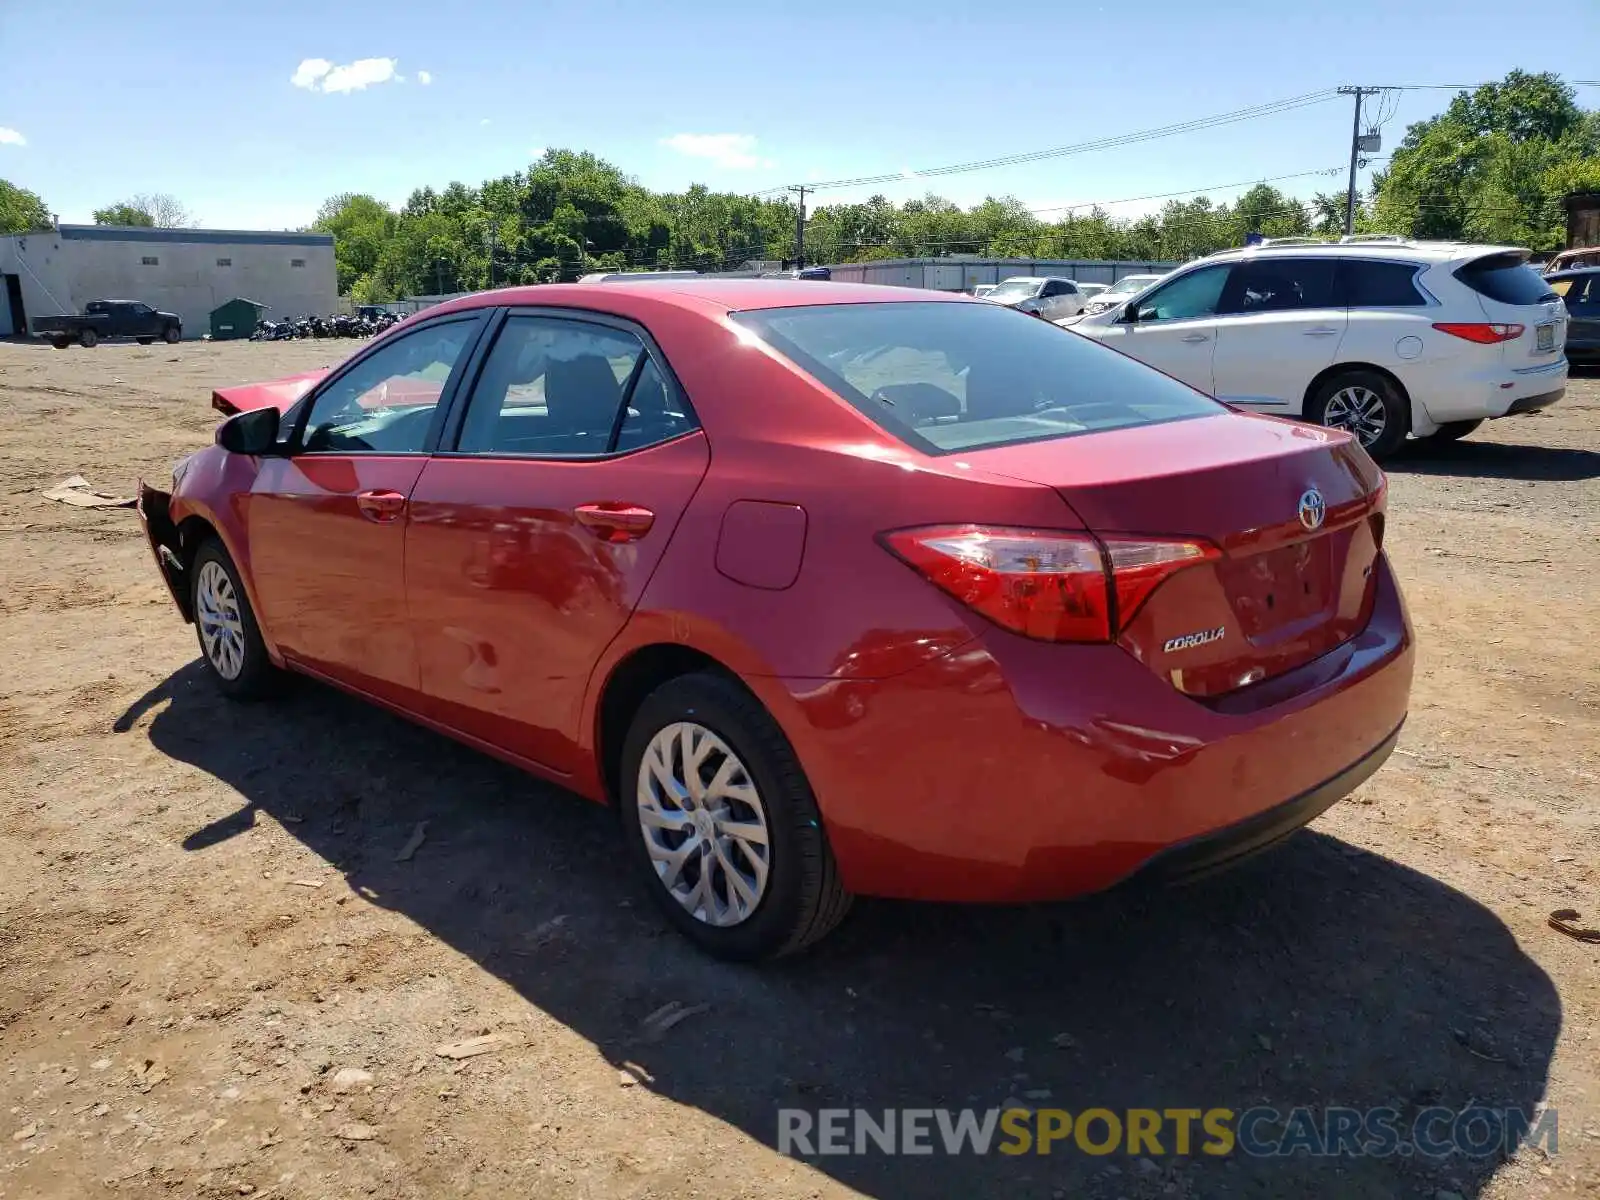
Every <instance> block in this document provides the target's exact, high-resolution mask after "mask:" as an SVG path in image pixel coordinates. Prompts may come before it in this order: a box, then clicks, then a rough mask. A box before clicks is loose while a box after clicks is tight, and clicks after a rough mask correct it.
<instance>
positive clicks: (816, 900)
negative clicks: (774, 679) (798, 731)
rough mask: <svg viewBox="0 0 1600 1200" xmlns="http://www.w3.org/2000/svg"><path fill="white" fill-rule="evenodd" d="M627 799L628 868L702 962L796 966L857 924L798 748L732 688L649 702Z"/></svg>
mask: <svg viewBox="0 0 1600 1200" xmlns="http://www.w3.org/2000/svg"><path fill="white" fill-rule="evenodd" d="M618 793H619V794H618V796H617V798H616V799H617V806H618V810H619V816H620V818H621V819H620V824H621V826H622V833H623V840H624V842H625V843H626V852H627V854H628V857H629V859H630V860H631V861H632V862H633V864H634V866H635V869H636V870H637V871H638V873H639V875H640V876H641V877H642V880H643V882H644V885H645V887H646V888H647V889H648V890H649V891H650V894H651V897H652V898H653V899H654V900H655V902H656V903H657V904H658V905H659V906H660V908H661V910H662V912H663V913H665V915H666V917H667V920H668V921H670V922H671V923H672V924H673V925H674V926H675V927H676V928H677V929H678V931H679V932H680V933H682V934H683V935H684V936H686V937H687V938H688V939H689V940H690V941H692V942H694V943H695V944H696V945H697V946H699V947H700V948H701V949H702V950H704V951H706V952H707V953H709V954H711V955H714V956H715V957H717V958H722V959H727V960H730V961H734V962H755V961H760V960H763V959H771V958H777V957H779V956H781V955H785V954H793V953H795V952H796V951H799V950H803V949H804V948H805V947H807V946H809V945H811V944H812V943H813V942H816V941H817V940H818V939H820V938H821V937H823V935H825V934H826V933H828V932H829V931H830V930H831V929H833V927H834V926H836V925H837V924H838V923H839V922H840V921H841V920H842V919H843V918H844V915H845V913H847V912H848V911H849V908H850V899H851V898H850V894H849V893H848V892H846V891H845V890H844V885H843V884H842V883H841V882H840V879H839V868H838V864H837V863H836V862H835V861H834V858H833V851H832V850H831V849H830V848H829V846H828V837H827V834H826V832H825V831H824V830H823V828H822V817H821V814H820V813H819V811H818V809H817V803H816V799H815V798H814V797H813V796H812V794H811V785H810V784H809V783H808V782H807V780H806V777H805V772H804V771H803V770H801V768H800V763H799V761H798V760H797V759H796V758H795V754H794V749H793V748H792V747H791V746H790V745H789V741H788V739H787V738H786V737H784V735H783V731H782V730H781V729H780V728H779V727H778V724H777V722H776V721H774V720H773V719H772V717H771V715H770V714H769V713H768V712H767V711H766V709H764V708H763V707H762V706H761V703H760V702H759V701H758V700H756V698H755V697H754V696H752V695H750V693H749V692H747V691H745V690H744V689H743V688H742V687H740V686H739V685H738V684H737V683H735V682H734V681H732V680H730V679H727V678H725V677H723V676H721V675H716V674H711V673H709V672H707V673H699V674H694V675H684V676H680V677H679V678H677V679H672V680H669V681H667V682H666V683H664V684H662V685H661V686H660V687H659V688H657V689H656V690H655V691H654V692H652V693H650V695H649V696H647V697H646V698H645V701H644V703H643V704H642V705H640V707H639V711H638V713H637V714H635V716H634V718H633V724H632V726H631V727H630V728H629V730H628V737H627V741H626V742H625V743H624V745H623V751H622V773H621V778H620V783H619V786H618ZM696 793H698V794H696ZM735 877H737V881H736V879H735Z"/></svg>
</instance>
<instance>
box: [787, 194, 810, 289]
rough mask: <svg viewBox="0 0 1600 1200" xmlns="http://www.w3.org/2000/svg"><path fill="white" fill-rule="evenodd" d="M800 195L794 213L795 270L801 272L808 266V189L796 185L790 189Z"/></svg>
mask: <svg viewBox="0 0 1600 1200" xmlns="http://www.w3.org/2000/svg"><path fill="white" fill-rule="evenodd" d="M789 190H790V191H791V192H796V193H798V194H799V198H800V199H799V204H798V205H797V207H796V208H795V211H794V269H795V270H796V271H801V270H804V269H805V265H806V188H805V185H804V184H796V185H795V186H794V187H792V188H790V189H789Z"/></svg>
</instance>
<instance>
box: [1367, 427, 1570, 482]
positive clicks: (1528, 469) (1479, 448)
mask: <svg viewBox="0 0 1600 1200" xmlns="http://www.w3.org/2000/svg"><path fill="white" fill-rule="evenodd" d="M1383 466H1384V469H1385V470H1387V471H1391V472H1394V473H1396V474H1406V475H1455V476H1460V477H1462V478H1469V479H1526V480H1545V481H1548V482H1552V483H1576V482H1579V481H1582V480H1585V479H1595V478H1600V454H1597V453H1596V452H1595V451H1593V450H1584V449H1581V448H1575V447H1574V448H1567V447H1561V446H1531V445H1526V444H1520V443H1510V442H1480V441H1474V440H1473V439H1472V438H1470V437H1469V438H1465V439H1463V440H1462V441H1459V442H1445V443H1443V444H1441V445H1431V444H1429V443H1428V442H1425V441H1421V440H1415V441H1410V442H1407V443H1406V444H1405V446H1404V447H1403V448H1402V449H1401V451H1400V452H1399V453H1398V454H1395V455H1392V456H1391V457H1390V458H1389V459H1388V460H1387V461H1385V462H1384V464H1383Z"/></svg>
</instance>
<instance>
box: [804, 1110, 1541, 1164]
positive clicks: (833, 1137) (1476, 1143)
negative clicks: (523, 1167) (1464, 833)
mask: <svg viewBox="0 0 1600 1200" xmlns="http://www.w3.org/2000/svg"><path fill="white" fill-rule="evenodd" d="M1557 1141H1558V1138H1557V1113H1556V1110H1555V1109H1553V1108H1548V1109H1543V1110H1536V1112H1535V1113H1534V1114H1529V1113H1527V1112H1525V1111H1523V1110H1522V1109H1519V1108H1487V1107H1482V1106H1477V1105H1472V1106H1469V1107H1467V1108H1464V1109H1454V1108H1444V1107H1436V1108H1425V1109H1423V1110H1422V1111H1420V1112H1418V1113H1417V1114H1416V1115H1415V1116H1413V1117H1411V1118H1410V1119H1409V1120H1407V1119H1404V1118H1402V1115H1401V1113H1400V1112H1399V1111H1398V1110H1396V1109H1393V1108H1368V1109H1358V1108H1339V1107H1327V1108H1308V1107H1298V1108H1292V1109H1289V1110H1287V1111H1284V1110H1281V1109H1276V1108H1265V1107H1258V1108H1248V1109H1243V1110H1238V1109H1232V1108H1206V1109H1201V1108H1128V1109H1118V1110H1112V1109H1109V1108H1085V1109H1080V1110H1077V1111H1071V1110H1068V1109H1062V1108H1041V1109H1033V1110H1030V1109H1026V1108H1003V1109H1002V1108H990V1109H971V1108H967V1109H950V1108H901V1109H893V1108H887V1109H864V1108H824V1109H819V1110H816V1111H812V1110H810V1109H801V1108H784V1109H779V1110H778V1150H779V1152H780V1153H783V1154H789V1155H793V1156H796V1157H802V1158H809V1157H815V1156H819V1155H821V1156H826V1155H845V1154H920V1155H931V1154H1008V1155H1020V1154H1057V1153H1078V1154H1088V1155H1108V1154H1127V1155H1144V1156H1157V1157H1161V1156H1166V1155H1179V1156H1186V1155H1195V1154H1200V1155H1207V1156H1213V1157H1223V1156H1226V1155H1231V1154H1246V1155H1249V1156H1251V1157H1253V1158H1271V1157H1287V1156H1291V1155H1306V1156H1309V1157H1318V1158H1322V1157H1332V1158H1339V1157H1369V1158H1386V1157H1390V1156H1394V1155H1398V1156H1400V1157H1402V1158H1409V1157H1412V1156H1416V1157H1419V1158H1447V1157H1449V1156H1451V1155H1463V1156H1466V1157H1469V1158H1489V1157H1494V1156H1499V1155H1503V1154H1510V1153H1511V1152H1512V1151H1514V1150H1515V1149H1516V1148H1517V1147H1518V1146H1520V1145H1524V1144H1528V1143H1532V1144H1533V1145H1535V1146H1537V1145H1541V1144H1542V1145H1543V1147H1544V1149H1545V1151H1546V1152H1547V1153H1549V1154H1551V1155H1554V1154H1555V1153H1556V1152H1557V1149H1558V1145H1557Z"/></svg>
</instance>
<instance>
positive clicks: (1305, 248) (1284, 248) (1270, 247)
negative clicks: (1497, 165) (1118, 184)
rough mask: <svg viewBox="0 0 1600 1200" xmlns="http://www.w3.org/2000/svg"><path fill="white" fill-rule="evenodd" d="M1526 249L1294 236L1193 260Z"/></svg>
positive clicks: (1436, 258)
mask: <svg viewBox="0 0 1600 1200" xmlns="http://www.w3.org/2000/svg"><path fill="white" fill-rule="evenodd" d="M1528 253H1529V252H1528V250H1527V249H1526V248H1524V247H1521V246H1495V245H1488V244H1484V243H1479V242H1429V241H1412V240H1407V239H1397V238H1383V239H1378V238H1374V239H1373V240H1371V241H1361V240H1359V239H1358V240H1355V241H1349V242H1314V241H1300V240H1298V239H1292V240H1286V241H1281V242H1276V243H1274V242H1270V241H1269V242H1266V243H1264V244H1262V245H1259V246H1241V247H1236V248H1234V249H1231V250H1219V251H1217V252H1216V253H1215V254H1208V255H1206V256H1204V257H1203V258H1198V259H1195V262H1197V263H1198V262H1219V261H1220V262H1231V261H1236V260H1240V259H1249V258H1279V257H1285V256H1287V257H1291V258H1374V259H1390V260H1393V259H1396V258H1401V259H1406V260H1409V261H1412V262H1427V263H1444V262H1457V261H1462V260H1465V259H1472V258H1482V257H1483V256H1485V255H1488V254H1521V255H1523V256H1524V258H1526V256H1527V255H1528Z"/></svg>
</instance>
